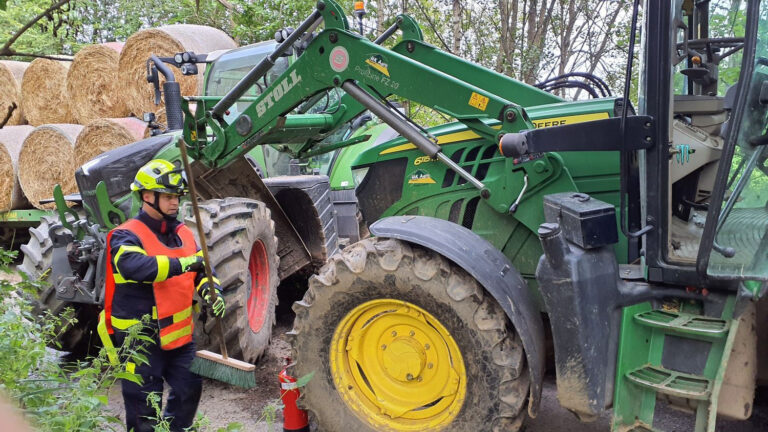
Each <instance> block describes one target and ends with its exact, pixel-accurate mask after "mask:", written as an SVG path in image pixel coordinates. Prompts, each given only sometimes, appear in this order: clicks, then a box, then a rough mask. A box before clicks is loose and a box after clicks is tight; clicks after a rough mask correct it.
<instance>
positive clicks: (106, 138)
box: [75, 117, 149, 167]
mask: <svg viewBox="0 0 768 432" xmlns="http://www.w3.org/2000/svg"><path fill="white" fill-rule="evenodd" d="M147 137H149V128H148V127H147V124H146V123H144V122H143V121H141V120H139V119H137V118H133V117H125V118H113V119H99V120H95V121H93V122H91V123H88V125H87V126H85V128H84V129H83V131H82V132H80V135H78V136H77V141H75V167H80V166H82V165H83V164H85V163H86V162H88V161H89V160H91V159H93V158H95V157H96V156H98V155H100V154H102V153H104V152H106V151H109V150H112V149H116V148H118V147H121V146H124V145H126V144H130V143H132V142H135V141H138V140H141V139H144V138H147Z"/></svg>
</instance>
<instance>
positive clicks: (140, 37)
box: [118, 24, 236, 123]
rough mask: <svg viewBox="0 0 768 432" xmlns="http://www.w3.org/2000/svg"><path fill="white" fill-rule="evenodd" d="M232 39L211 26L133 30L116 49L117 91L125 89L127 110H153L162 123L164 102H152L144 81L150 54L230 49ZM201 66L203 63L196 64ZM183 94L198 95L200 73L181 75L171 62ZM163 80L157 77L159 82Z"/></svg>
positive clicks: (151, 95)
mask: <svg viewBox="0 0 768 432" xmlns="http://www.w3.org/2000/svg"><path fill="white" fill-rule="evenodd" d="M235 47H236V44H235V42H234V41H233V40H232V39H231V38H230V37H229V36H227V34H226V33H224V32H223V31H221V30H219V29H215V28H212V27H205V26H198V25H191V24H177V25H170V26H164V27H159V28H154V29H147V30H141V31H139V32H137V33H134V34H133V35H132V36H131V37H130V38H128V40H127V41H126V42H125V46H124V47H123V50H122V52H121V53H120V63H119V68H118V69H119V72H118V76H119V79H120V88H121V91H123V92H124V93H125V98H126V103H127V104H128V109H129V111H130V112H131V113H132V114H133V115H134V116H137V117H142V116H143V115H144V113H147V112H153V113H155V115H156V116H157V119H158V123H165V109H164V104H163V103H161V104H160V105H155V104H154V100H155V96H154V92H153V90H152V87H151V86H149V85H147V70H146V63H147V59H148V58H149V57H150V55H152V54H155V55H156V56H158V57H172V56H173V55H174V54H176V53H179V52H183V51H194V52H195V53H200V54H203V53H209V52H212V51H216V50H226V49H233V48H235ZM199 68H200V70H201V71H202V70H204V65H203V64H200V65H199ZM171 69H172V70H173V73H174V75H175V77H176V81H178V82H179V86H180V87H181V94H182V95H184V96H193V95H200V94H202V91H203V74H202V73H199V74H197V75H192V76H183V75H181V71H180V70H179V69H176V68H174V67H172V66H171ZM163 81H164V80H163V79H162V77H161V86H162V82H163Z"/></svg>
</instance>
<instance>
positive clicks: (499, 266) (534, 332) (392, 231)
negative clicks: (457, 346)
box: [370, 216, 545, 417]
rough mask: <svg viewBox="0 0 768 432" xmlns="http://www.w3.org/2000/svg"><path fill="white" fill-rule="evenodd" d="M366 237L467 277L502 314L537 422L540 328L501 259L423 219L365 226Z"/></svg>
mask: <svg viewBox="0 0 768 432" xmlns="http://www.w3.org/2000/svg"><path fill="white" fill-rule="evenodd" d="M370 231H371V234H373V235H375V236H376V237H388V238H394V239H397V240H403V241H407V242H410V243H415V244H418V245H420V246H423V247H425V248H428V249H431V250H433V251H435V252H437V253H439V254H441V255H443V256H444V257H446V258H447V259H449V260H451V261H453V262H454V263H456V264H457V265H458V266H459V267H461V268H463V269H464V270H465V271H466V272H467V273H469V274H470V275H472V277H474V278H475V280H477V281H478V282H479V283H480V284H481V285H482V286H483V287H484V288H485V290H486V291H487V292H488V293H490V294H491V295H492V296H493V297H494V298H495V299H496V301H497V302H499V304H500V305H501V307H502V308H503V309H504V312H506V314H507V316H508V317H509V320H510V321H511V322H512V325H514V326H515V330H516V331H517V333H518V334H519V335H520V340H521V342H522V344H523V348H524V349H525V355H526V360H527V361H528V369H529V372H530V378H531V392H530V398H529V401H528V413H529V415H530V416H531V417H536V413H537V412H538V408H539V402H540V401H541V387H542V380H543V376H544V354H545V353H544V351H545V348H544V324H543V322H542V319H541V314H540V312H539V309H538V308H537V307H536V303H535V302H534V300H533V298H532V296H531V294H530V292H529V291H528V285H527V284H526V282H525V280H524V279H523V277H522V276H521V275H520V272H518V271H517V269H515V267H514V266H513V265H512V263H511V262H510V261H509V259H507V257H506V256H504V254H502V253H501V251H499V250H498V249H496V248H495V247H494V246H493V245H492V244H491V243H489V242H488V241H487V240H485V239H484V238H482V237H480V236H478V235H477V234H475V233H473V232H472V231H470V230H468V229H466V228H464V227H463V226H461V225H457V224H455V223H453V222H449V221H446V220H443V219H437V218H433V217H428V216H392V217H387V218H384V219H381V220H379V221H377V222H375V223H374V224H372V225H371V226H370Z"/></svg>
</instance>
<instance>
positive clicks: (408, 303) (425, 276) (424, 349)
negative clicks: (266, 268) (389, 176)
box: [291, 238, 529, 431]
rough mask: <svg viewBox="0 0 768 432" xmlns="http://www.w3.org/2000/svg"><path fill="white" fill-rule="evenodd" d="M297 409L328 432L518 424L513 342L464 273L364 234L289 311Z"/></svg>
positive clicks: (519, 387)
mask: <svg viewBox="0 0 768 432" xmlns="http://www.w3.org/2000/svg"><path fill="white" fill-rule="evenodd" d="M293 308H294V311H295V312H296V321H295V323H294V329H293V331H292V332H291V334H292V335H293V336H292V338H293V349H294V358H295V360H296V365H295V369H294V373H295V375H296V376H298V377H302V376H307V375H309V374H312V373H314V375H313V377H312V378H311V379H310V381H309V382H308V384H307V385H306V387H305V388H304V389H302V398H301V399H300V403H301V404H302V405H303V406H304V407H306V408H307V409H308V410H309V411H310V412H311V413H312V415H313V416H314V419H315V421H316V422H317V423H318V424H319V426H320V427H321V428H323V429H324V430H334V431H336V430H354V431H362V430H366V431H368V430H392V431H425V430H449V431H471V430H505V431H515V430H517V429H519V428H520V426H521V425H522V422H523V420H524V418H525V412H524V409H523V408H524V406H525V402H526V400H527V395H528V389H529V378H528V371H527V368H526V367H525V356H524V352H523V348H522V345H521V343H520V340H519V339H518V337H517V336H516V333H515V331H514V330H513V329H512V328H511V325H510V324H509V321H508V320H507V317H506V315H505V314H504V311H503V310H502V309H501V307H500V306H499V305H498V303H496V301H495V300H494V299H493V298H492V297H491V296H490V295H488V294H487V293H485V291H484V289H483V288H482V287H481V286H480V285H479V284H478V283H477V281H475V280H474V279H473V278H472V277H471V276H470V275H469V274H467V273H466V272H465V271H464V270H463V269H461V268H460V267H458V266H457V265H455V264H453V263H452V262H449V261H448V260H446V259H445V258H443V257H442V256H441V255H439V254H437V253H435V252H433V251H431V250H427V249H424V248H421V247H418V246H415V245H412V244H409V243H406V242H402V241H398V240H392V239H383V238H369V239H365V240H362V241H360V242H358V243H355V244H353V245H351V246H348V247H347V248H346V249H344V251H343V252H341V253H340V254H337V255H335V256H333V257H332V258H331V260H330V261H329V262H328V263H327V264H326V265H325V266H324V267H323V268H322V270H321V271H320V273H319V274H318V275H316V276H314V277H313V278H312V279H311V280H310V283H309V290H308V291H307V293H306V294H305V295H304V298H303V299H302V300H301V301H299V302H296V303H295V304H294V307H293Z"/></svg>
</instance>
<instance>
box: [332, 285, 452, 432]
mask: <svg viewBox="0 0 768 432" xmlns="http://www.w3.org/2000/svg"><path fill="white" fill-rule="evenodd" d="M331 345H332V346H331V359H330V360H331V373H332V376H333V379H334V382H335V383H336V384H337V385H336V387H337V388H338V389H339V391H340V393H341V394H342V398H343V399H344V401H345V403H347V405H348V406H349V407H350V408H351V409H352V410H353V411H354V412H355V413H356V414H357V415H358V416H360V417H361V418H363V419H364V420H366V421H367V422H369V423H370V424H371V425H372V426H374V427H376V428H387V429H390V430H403V431H406V430H413V431H416V430H419V431H420V430H424V429H425V426H426V428H440V427H442V426H445V425H447V424H449V423H450V422H451V420H453V419H454V418H455V416H456V415H457V414H458V412H459V410H460V409H461V405H462V404H463V402H464V398H465V395H466V372H465V368H464V362H463V359H462V356H461V353H460V352H459V349H458V346H457V344H456V342H455V341H454V339H453V337H452V336H451V335H450V333H449V332H448V331H447V330H446V329H445V327H443V326H442V325H441V324H440V322H439V321H438V320H437V319H435V318H434V317H433V316H432V315H431V314H429V313H428V312H427V311H425V310H424V309H422V308H420V307H418V306H416V305H413V304H411V303H408V302H403V301H400V300H390V299H381V300H373V301H369V302H366V303H364V304H362V305H360V306H358V307H356V308H355V309H354V310H352V311H351V312H350V313H349V314H347V316H346V317H344V319H342V321H341V322H340V323H339V326H338V327H337V328H336V331H335V333H334V336H333V339H332V341H331Z"/></svg>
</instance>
